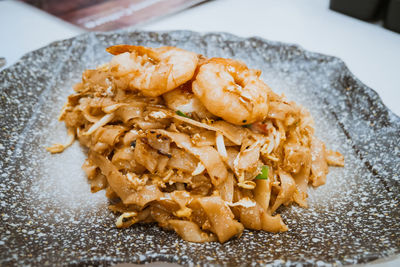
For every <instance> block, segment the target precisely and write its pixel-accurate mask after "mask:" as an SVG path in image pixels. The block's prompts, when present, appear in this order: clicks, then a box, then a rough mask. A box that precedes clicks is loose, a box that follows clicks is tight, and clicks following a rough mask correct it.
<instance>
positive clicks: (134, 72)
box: [107, 45, 198, 97]
mask: <svg viewBox="0 0 400 267" xmlns="http://www.w3.org/2000/svg"><path fill="white" fill-rule="evenodd" d="M107 52H109V53H111V54H113V55H115V56H114V57H113V59H112V60H111V62H110V67H111V70H116V71H117V73H118V74H120V75H122V76H124V75H127V74H129V75H127V76H126V77H127V79H129V80H130V81H129V85H130V87H131V89H137V90H139V91H141V92H142V93H143V95H145V96H151V97H155V96H159V95H162V94H164V93H166V92H168V91H171V90H173V89H175V88H177V87H178V86H180V85H182V84H184V83H185V82H187V81H189V80H190V79H192V77H193V75H194V72H195V70H196V67H197V63H198V55H197V54H196V53H193V52H189V51H186V50H183V49H180V48H176V47H167V46H166V47H159V48H149V47H143V46H134V45H115V46H111V47H109V48H107Z"/></svg>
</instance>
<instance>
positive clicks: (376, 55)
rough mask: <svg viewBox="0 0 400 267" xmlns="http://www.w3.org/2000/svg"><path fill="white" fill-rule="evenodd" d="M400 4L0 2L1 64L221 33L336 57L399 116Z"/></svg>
mask: <svg viewBox="0 0 400 267" xmlns="http://www.w3.org/2000/svg"><path fill="white" fill-rule="evenodd" d="M399 24H400V0H214V1H205V0H113V1H110V0H69V1H61V0H24V1H22V0H21V1H12V0H3V1H1V0H0V36H1V40H2V42H0V58H1V59H0V65H3V66H2V67H0V69H1V68H5V67H7V66H10V65H11V64H13V63H15V62H16V61H17V60H18V59H19V58H20V57H21V56H22V55H23V54H25V53H27V52H29V51H32V50H35V49H38V48H40V47H42V46H45V45H47V44H49V43H51V42H53V41H56V40H61V39H66V38H70V37H73V36H76V35H78V34H82V33H84V32H87V31H108V30H115V29H121V28H132V29H141V30H176V29H186V30H193V31H199V32H209V31H223V32H229V33H232V34H236V35H239V36H242V37H248V36H260V37H262V38H266V39H269V40H275V41H282V42H286V43H294V44H298V45H300V46H302V47H303V48H305V49H308V50H311V51H314V52H320V53H324V54H328V55H333V56H336V57H339V58H341V59H342V60H344V61H345V63H346V64H347V66H348V67H349V68H350V70H351V71H352V72H353V73H354V74H355V75H356V76H357V77H358V78H359V79H360V80H361V81H362V82H363V83H365V84H366V85H368V86H369V87H371V88H373V89H374V90H375V91H377V92H378V93H379V95H380V96H381V98H382V99H383V101H384V103H385V104H386V105H387V106H388V107H389V108H390V109H391V110H392V111H394V112H395V113H396V114H398V115H400V105H399V104H398V102H399V100H400V34H399V33H398V32H397V31H399V30H400V29H399Z"/></svg>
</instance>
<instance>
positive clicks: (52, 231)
mask: <svg viewBox="0 0 400 267" xmlns="http://www.w3.org/2000/svg"><path fill="white" fill-rule="evenodd" d="M120 43H128V44H136V45H145V46H161V45H169V46H178V47H182V48H185V49H188V50H192V51H196V52H198V53H202V54H204V55H206V56H222V57H233V58H237V59H240V60H243V61H244V62H246V63H247V64H248V65H249V66H250V67H252V68H259V69H261V70H262V71H263V74H262V78H263V79H264V80H265V81H266V82H267V83H268V84H269V85H270V86H271V87H272V88H273V90H275V91H277V92H279V93H281V92H283V93H285V94H286V96H287V97H288V98H289V99H291V100H294V101H296V102H298V103H301V104H302V105H304V106H306V107H307V108H308V109H309V110H310V112H311V113H312V115H313V117H314V118H315V121H316V134H317V136H319V137H320V138H321V139H322V140H323V141H325V142H326V144H327V146H328V147H329V148H331V149H335V150H339V151H340V152H341V153H343V154H344V156H345V160H346V166H345V167H344V168H331V169H330V173H329V175H328V178H327V183H326V185H324V186H321V187H319V188H317V189H312V188H310V192H309V195H310V196H309V204H310V207H309V208H308V209H303V208H299V207H297V206H290V207H287V208H283V209H281V212H282V216H283V218H284V220H285V222H286V223H287V224H288V226H289V229H290V230H289V231H288V232H286V233H281V234H271V233H266V232H261V231H247V230H246V231H245V232H244V234H243V236H242V237H241V238H240V239H234V240H231V241H229V242H227V243H225V244H222V245H221V244H219V243H207V244H192V243H188V242H185V241H182V240H181V239H179V238H178V237H177V235H175V234H174V233H172V232H166V231H164V230H161V229H159V228H158V227H157V226H155V225H146V226H143V225H137V226H134V227H131V228H129V229H123V230H119V229H116V228H115V226H114V223H115V219H116V216H115V215H113V214H112V213H111V212H109V211H108V209H107V203H108V202H107V199H106V198H105V196H104V192H99V193H96V194H91V193H90V189H89V185H88V184H87V182H86V178H85V175H84V174H83V171H82V170H81V165H82V163H83V160H84V159H85V151H84V150H83V149H82V148H81V147H80V146H79V144H78V143H77V142H76V143H75V144H74V145H73V146H72V147H71V148H69V149H67V150H66V151H65V152H64V153H62V154H58V155H50V154H49V153H48V152H47V151H46V150H45V149H44V147H45V146H48V145H50V144H52V143H54V142H62V141H64V140H65V138H66V131H65V128H64V125H63V123H60V122H58V121H57V116H58V114H59V112H60V110H61V107H62V105H63V103H64V102H65V101H66V97H67V96H68V95H69V94H70V93H71V92H72V85H73V84H75V83H76V82H78V81H79V79H80V76H81V73H82V71H83V70H84V69H86V68H94V67H95V66H96V65H98V64H100V63H102V62H105V61H107V60H109V59H110V57H111V56H110V55H108V54H107V53H106V52H105V50H104V49H105V47H107V46H110V45H113V44H120ZM0 94H1V96H0V124H1V127H0V129H1V132H0V178H1V183H0V198H1V201H0V209H1V224H0V233H1V240H0V253H1V257H0V262H1V265H3V266H8V265H18V266H22V265H29V264H31V265H38V266H42V265H51V266H57V265H67V264H68V265H90V264H95V265H106V266H107V265H112V264H114V263H119V262H132V263H145V262H152V261H165V262H173V263H178V264H185V265H186V264H189V265H193V264H195V265H197V264H200V265H207V264H220V265H259V264H263V263H272V264H274V265H284V264H286V265H292V264H296V263H303V264H306V265H330V264H334V265H335V264H339V265H340V264H355V263H365V262H369V261H372V260H375V259H378V258H385V257H388V256H392V255H395V254H398V253H399V251H400V225H399V224H400V222H399V221H400V212H399V206H398V204H399V193H400V178H399V170H400V152H399V143H400V119H399V117H396V116H395V115H394V114H393V113H392V112H391V111H389V110H388V109H387V108H386V107H385V106H384V105H383V104H382V102H381V100H380V99H379V97H378V96H377V94H376V93H375V92H374V91H372V90H371V89H369V88H368V87H366V86H365V85H363V84H362V83H361V82H360V81H359V80H357V78H355V77H354V76H353V75H352V74H351V73H350V71H349V70H348V69H347V67H346V66H345V65H344V63H343V62H342V61H341V60H339V59H337V58H334V57H330V56H325V55H321V54H316V53H311V52H307V51H304V50H303V49H301V48H299V47H298V46H295V45H288V44H283V43H278V42H270V41H266V40H263V39H260V38H249V39H243V38H239V37H236V36H233V35H230V34H224V33H210V34H199V33H194V32H188V31H175V32H160V33H157V32H129V31H122V32H116V33H110V34H86V35H82V36H78V37H76V38H72V39H68V40H65V41H60V42H55V43H52V44H51V45H49V46H47V47H44V48H42V49H39V50H37V51H34V52H32V53H29V54H27V55H26V56H24V57H23V58H22V59H21V60H20V61H19V62H18V63H16V64H15V65H13V66H11V67H10V68H8V69H6V70H3V71H2V72H0Z"/></svg>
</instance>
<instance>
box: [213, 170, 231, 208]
mask: <svg viewBox="0 0 400 267" xmlns="http://www.w3.org/2000/svg"><path fill="white" fill-rule="evenodd" d="M234 186H235V178H234V177H233V174H232V173H231V172H229V173H228V177H227V179H226V180H225V181H224V182H223V183H221V184H220V185H218V186H217V189H218V191H219V195H220V196H221V198H222V199H223V200H225V201H228V202H232V201H233V191H234Z"/></svg>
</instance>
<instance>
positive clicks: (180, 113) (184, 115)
mask: <svg viewBox="0 0 400 267" xmlns="http://www.w3.org/2000/svg"><path fill="white" fill-rule="evenodd" d="M176 114H178V115H179V116H182V117H185V118H189V119H190V117H189V116H188V115H186V114H185V113H183V112H182V111H180V110H177V111H176Z"/></svg>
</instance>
